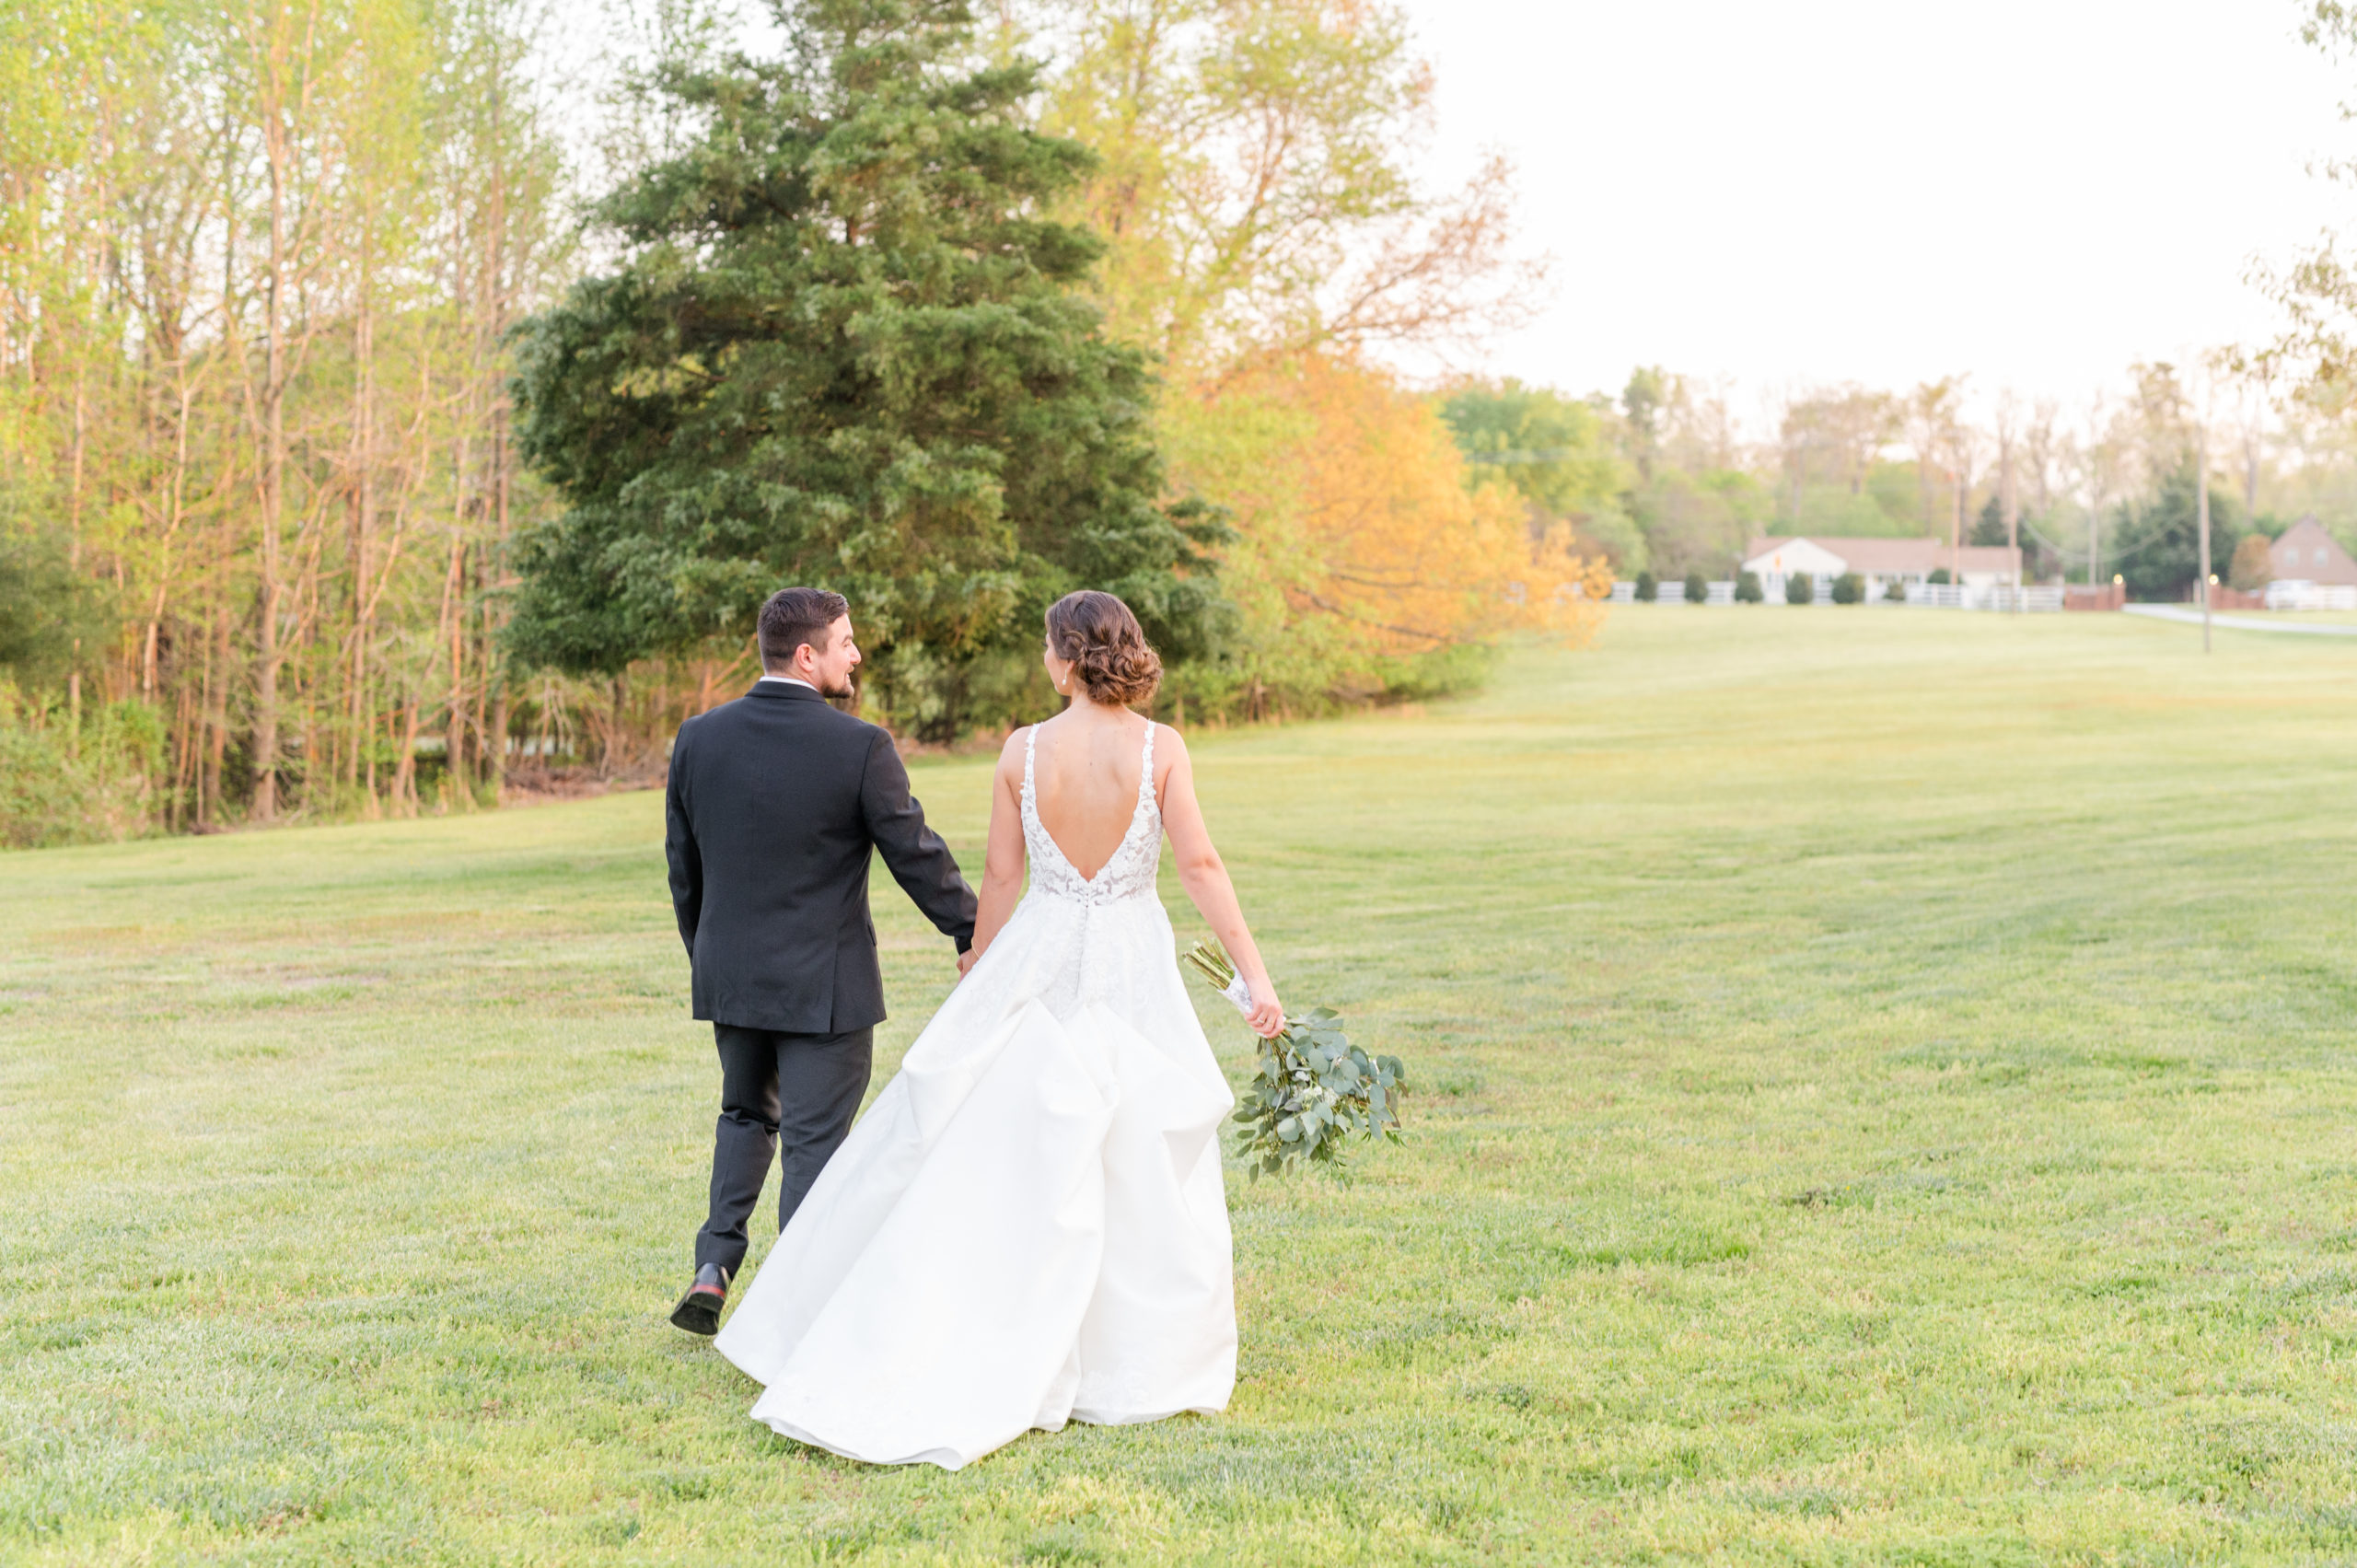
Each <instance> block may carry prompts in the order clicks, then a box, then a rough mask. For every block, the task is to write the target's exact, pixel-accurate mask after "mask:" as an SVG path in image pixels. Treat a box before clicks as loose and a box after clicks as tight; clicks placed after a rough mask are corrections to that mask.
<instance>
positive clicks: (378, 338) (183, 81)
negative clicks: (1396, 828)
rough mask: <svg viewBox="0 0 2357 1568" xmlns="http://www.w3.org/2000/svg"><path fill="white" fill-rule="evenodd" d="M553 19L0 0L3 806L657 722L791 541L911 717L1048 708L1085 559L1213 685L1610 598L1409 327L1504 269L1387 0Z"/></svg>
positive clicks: (433, 785)
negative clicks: (749, 23) (1466, 420)
mask: <svg viewBox="0 0 2357 1568" xmlns="http://www.w3.org/2000/svg"><path fill="white" fill-rule="evenodd" d="M563 20H564V19H563V18H562V17H558V16H557V15H556V14H555V13H553V12H550V11H545V10H537V9H534V8H533V7H532V6H531V5H529V4H528V3H527V0H463V3H461V4H459V5H456V6H450V5H433V4H427V3H425V0H263V3H261V4H257V5H253V6H243V5H241V6H224V5H221V4H219V3H218V0H211V3H207V0H165V3H164V4H161V5H141V6H132V5H130V4H128V3H127V0H28V3H27V4H25V5H21V6H16V7H12V8H11V9H10V10H9V11H8V12H7V14H6V16H5V17H0V237H5V238H0V666H5V676H6V683H5V685H0V760H5V761H6V768H5V771H0V839H6V841H8V842H60V841H63V840H67V839H71V838H75V837H82V836H91V835H109V834H115V833H120V832H125V831H140V830H154V829H157V828H162V829H168V830H205V829H212V828H219V827H225V826H231V825H238V824H244V823H255V822H268V821H274V820H281V819H288V818H290V817H299V818H306V819H316V818H323V817H337V816H343V815H354V814H357V815H377V814H384V813H394V814H403V813H413V812H416V811H419V810H434V809H445V810H447V809H463V808H470V807H474V806H478V805H487V804H490V803H492V802H493V801H495V800H496V799H498V798H499V796H500V793H501V790H502V788H503V786H511V787H512V786H514V785H516V784H518V783H519V782H520V783H525V784H529V783H531V782H533V781H534V780H535V779H536V777H538V776H539V775H540V774H541V773H542V772H543V771H544V770H545V768H546V766H547V765H548V764H550V763H552V762H556V763H575V764H581V765H586V766H590V767H594V768H596V769H598V771H600V772H608V773H619V772H629V771H631V770H632V769H633V768H636V769H642V770H644V769H647V768H659V766H660V749H661V742H662V740H663V738H665V737H666V736H668V732H669V730H670V729H671V727H672V726H675V725H676V723H677V721H678V720H679V718H680V717H681V716H683V715H684V714H688V713H691V712H694V711H697V709H698V708H700V707H701V706H704V705H709V703H712V702H714V701H717V700H720V699H722V698H725V697H726V696H727V695H730V694H733V692H734V691H736V690H737V689H739V688H740V687H741V685H742V684H743V683H744V681H746V680H747V679H749V676H750V674H751V672H752V671H751V665H750V658H749V654H750V645H749V633H750V621H749V610H750V606H751V605H753V604H755V603H758V599H759V597H760V593H761V592H762V591H766V587H769V586H774V583H775V582H776V581H777V580H779V578H780V575H788V576H805V577H809V578H813V579H816V580H823V581H832V582H836V583H838V584H839V585H841V586H844V587H848V588H850V589H852V590H853V592H854V593H855V595H856V597H857V598H859V599H860V600H861V601H862V603H863V607H864V613H865V629H866V630H867V631H868V633H869V634H870V635H871V637H872V638H873V639H874V640H875V642H876V644H877V651H878V654H879V657H878V658H877V660H876V661H875V663H874V666H873V675H874V679H872V680H871V681H870V682H869V684H868V687H867V689H866V691H865V693H864V699H863V700H864V702H865V704H866V711H868V712H869V713H870V714H871V716H875V717H877V718H879V719H881V720H883V721H884V722H887V723H888V724H891V725H892V726H894V727H896V728H898V729H900V730H901V731H902V732H903V733H905V734H908V735H911V736H913V737H917V738H924V739H932V740H955V739H958V738H961V737H963V736H965V735H967V734H969V733H970V732H972V731H974V730H976V729H978V728H988V727H990V726H994V725H1000V724H1004V723H1005V722H1007V721H1008V720H1010V719H1011V718H1014V717H1016V716H1018V715H1028V714H1030V713H1032V712H1034V711H1036V710H1037V709H1038V708H1039V706H1040V703H1041V701H1042V692H1041V691H1038V690H1034V689H1033V688H1034V687H1036V686H1037V684H1038V681H1037V677H1036V671H1033V670H1032V669H1031V668H1030V665H1031V660H1030V659H1029V657H1028V642H1029V641H1030V639H1031V637H1032V634H1033V633H1034V632H1035V630H1036V628H1032V627H1030V626H1029V625H1028V619H1031V618H1035V617H1036V610H1037V608H1038V605H1039V602H1040V601H1041V598H1042V596H1044V595H1047V594H1049V593H1051V591H1053V590H1055V589H1057V588H1058V587H1060V586H1062V585H1065V584H1070V583H1076V582H1080V581H1084V580H1086V581H1092V582H1097V583H1099V584H1101V585H1103V586H1111V587H1118V588H1120V589H1121V590H1122V591H1125V592H1128V593H1130V594H1132V596H1133V597H1134V598H1137V599H1139V601H1140V602H1141V607H1142V608H1143V609H1144V610H1146V611H1147V613H1148V615H1149V617H1150V618H1151V619H1154V620H1155V623H1156V627H1157V631H1158V632H1159V633H1160V634H1162V635H1163V636H1164V637H1165V639H1166V640H1167V642H1168V643H1169V644H1170V645H1171V652H1172V654H1173V659H1172V679H1171V681H1170V685H1169V690H1168V693H1167V699H1166V700H1167V702H1168V703H1170V704H1171V705H1172V706H1174V707H1177V708H1184V709H1185V710H1186V711H1188V712H1190V713H1191V714H1196V715H1199V716H1206V717H1221V716H1230V715H1232V716H1235V717H1238V718H1247V719H1249V718H1258V717H1264V716H1269V715H1271V714H1283V713H1301V712H1312V711H1317V710H1318V709H1320V708H1323V707H1327V706H1330V705H1333V704H1335V703H1351V702H1360V701H1367V700H1376V699H1381V698H1384V697H1397V696H1403V695H1412V694H1415V693H1417V692H1420V691H1433V690H1442V689H1446V688H1448V687H1450V686H1452V685H1455V684H1461V683H1463V682H1464V681H1466V680H1469V679H1478V676H1479V673H1480V668H1482V666H1483V662H1484V658H1485V655H1484V653H1483V651H1482V650H1483V649H1484V648H1485V647H1486V646H1487V645H1490V644H1491V643H1492V642H1494V640H1495V637H1496V635H1497V634H1498V633H1499V632H1500V631H1502V630H1504V629H1508V628H1512V627H1516V626H1528V627H1538V628H1542V629H1545V630H1547V631H1550V633H1554V634H1559V635H1570V636H1576V635H1578V634H1579V633H1580V632H1581V631H1582V629H1583V628H1584V627H1585V625H1587V624H1589V623H1590V621H1591V619H1592V611H1591V610H1589V609H1588V608H1587V607H1588V604H1589V591H1590V590H1591V589H1592V588H1594V587H1596V575H1597V572H1598V570H1599V569H1600V568H1599V566H1598V563H1596V562H1594V561H1593V560H1583V559H1581V558H1579V557H1578V556H1577V555H1576V554H1575V553H1574V552H1572V551H1571V550H1570V548H1569V544H1570V537H1571V536H1570V531H1569V529H1568V528H1555V529H1554V530H1553V531H1552V532H1551V533H1550V531H1549V530H1548V529H1547V528H1543V527H1542V528H1538V529H1537V530H1536V531H1535V532H1534V531H1533V529H1532V528H1531V527H1530V525H1529V521H1528V519H1527V517H1526V516H1525V514H1524V510H1523V509H1522V508H1521V507H1520V506H1519V505H1516V504H1514V503H1513V502H1511V501H1509V500H1508V499H1506V498H1505V496H1504V492H1503V490H1501V489H1499V488H1498V487H1487V488H1485V487H1482V486H1480V485H1468V484H1467V483H1466V482H1464V481H1465V472H1466V470H1465V466H1464V464H1463V462H1462V460H1461V457H1460V455H1459V453H1458V452H1457V448H1456V447H1455V445H1454V444H1453V443H1452V442H1451V440H1450V439H1449V437H1448V434H1447V431H1446V427H1445V426H1444V425H1443V424H1442V423H1441V421H1440V419H1439V416H1438V413H1437V411H1436V409H1435V408H1434V404H1433V402H1432V401H1431V400H1430V399H1429V398H1426V397H1423V396H1421V395H1419V394H1417V393H1416V392H1414V391H1413V390H1412V389H1410V388H1408V387H1407V386H1405V385H1404V384H1403V383H1402V382H1401V380H1400V379H1399V377H1398V376H1397V375H1396V374H1393V373H1391V372H1389V371H1387V370H1386V369H1385V368H1383V366H1384V364H1385V358H1384V356H1385V355H1386V354H1389V353H1392V352H1394V351H1398V350H1401V349H1417V348H1429V347H1432V346H1434V345H1439V344H1446V343H1463V342H1466V341H1469V339H1470V338H1472V337H1474V336H1477V335H1478V334H1479V333H1480V331H1483V330H1485V329H1487V328H1489V327H1492V326H1494V325H1496V324H1499V323H1501V322H1506V321H1510V320H1512V319H1515V314H1516V312H1517V311H1520V310H1522V309H1525V308H1527V306H1528V304H1529V302H1530V300H1531V299H1532V298H1533V297H1534V296H1533V293H1532V290H1533V287H1534V285H1536V283H1537V281H1538V279H1537V273H1536V270H1535V269H1534V268H1533V267H1531V266H1530V265H1529V264H1527V263H1526V262H1524V261H1520V260H1518V259H1517V258H1516V256H1515V254H1514V252H1513V250H1512V248H1511V245H1510V238H1509V236H1510V214H1511V193H1512V190H1511V170H1510V169H1508V168H1506V167H1505V166H1504V165H1503V164H1501V163H1492V164H1491V165H1490V166H1488V167H1486V168H1483V169H1482V170H1481V171H1480V173H1479V175H1478V177H1477V178H1475V179H1474V180H1471V181H1470V182H1469V184H1467V185H1465V186H1463V187H1460V188H1457V189H1453V190H1452V191H1450V192H1445V193H1435V192H1432V191H1429V190H1427V189H1425V188H1423V187H1422V186H1421V185H1420V184H1419V183H1418V182H1417V180H1415V179H1414V178H1413V177H1412V174H1411V170H1412V168H1413V167H1414V165H1415V160H1416V157H1417V153H1418V148H1419V146H1420V145H1421V140H1420V139H1421V138H1422V136H1424V135H1425V134H1427V132H1428V130H1429V121H1430V104H1431V91H1432V82H1431V77H1430V74H1429V72H1428V71H1426V70H1425V68H1424V67H1423V65H1422V63H1421V62H1420V61H1419V60H1418V59H1417V58H1416V57H1415V55H1414V53H1413V52H1412V50H1411V46H1410V41H1409V38H1408V34H1407V31H1406V29H1405V26H1404V24H1403V23H1402V21H1401V19H1400V17H1399V14H1398V13H1397V12H1395V11H1392V10H1389V9H1387V8H1385V7H1382V6H1368V5H1364V4H1357V3H1350V4H1342V3H1335V0H1041V3H1040V4H1037V5H1034V6H1028V7H1022V6H1016V7H1002V8H999V9H998V10H997V11H995V12H994V13H993V15H992V17H990V18H989V19H988V22H987V24H986V25H982V24H977V22H976V21H975V19H974V17H973V16H972V14H971V13H970V10H969V9H968V8H967V7H966V6H964V5H962V4H957V3H947V0H876V3H874V4H865V3H863V4H849V3H840V4H839V3H835V0H807V3H804V0H784V3H782V4H781V5H780V6H778V8H777V11H776V14H775V17H774V20H775V22H776V23H777V28H776V29H775V33H774V35H773V36H775V37H782V38H783V39H784V47H783V49H782V50H781V49H780V48H778V47H777V46H776V45H775V44H774V43H773V42H772V43H771V44H770V45H768V46H766V47H764V46H762V45H761V43H760V41H758V40H756V41H752V42H750V43H749V42H747V41H744V40H743V39H742V38H741V37H740V36H739V35H738V34H737V33H736V32H734V31H732V29H731V28H730V27H729V26H727V25H726V16H725V14H724V13H723V12H721V11H719V10H717V9H710V8H707V9H701V10H700V9H699V8H698V6H696V5H695V4H693V3H684V4H679V5H674V6H668V7H664V8H663V17H662V22H663V27H662V29H661V32H660V35H659V37H658V38H657V39H656V41H655V44H654V46H653V47H652V48H650V49H648V50H647V51H645V52H644V53H643V54H642V55H641V56H640V57H638V58H637V59H635V60H634V61H633V63H632V64H631V66H630V68H629V69H628V70H627V71H625V72H624V73H622V75H621V76H620V78H619V86H618V88H617V90H614V91H612V92H610V93H609V94H608V95H607V96H605V97H604V98H603V99H600V100H599V101H598V102H597V103H594V104H592V103H588V102H586V100H585V99H584V98H583V96H582V94H581V93H580V91H579V90H578V89H577V87H575V85H574V84H570V83H568V82H566V81H563V80H562V79H560V78H559V77H558V76H557V75H556V74H555V73H554V72H553V70H552V67H551V65H550V64H549V62H550V60H551V59H552V51H551V49H550V47H549V45H550V42H551V38H550V29H551V28H552V26H561V25H563ZM585 119H595V120H596V122H597V128H598V135H599V138H600V139H601V141H602V144H603V145H605V146H606V147H607V148H609V149H619V152H618V153H617V155H616V156H615V157H612V158H611V159H610V168H611V173H610V175H609V176H603V177H601V176H599V175H598V174H596V173H595V172H594V171H593V168H592V165H593V164H594V162H595V160H594V159H586V158H584V157H579V156H577V153H576V149H578V148H579V147H580V146H581V145H583V142H584V137H583V135H582V127H583V124H584V122H585ZM830 136H832V138H833V139H832V140H831V141H830V140H829V137H830ZM935 137H946V138H947V140H946V142H944V143H935V142H934V141H932V140H929V138H935ZM912 138H913V139H912ZM864 139H865V140H864ZM942 145H954V146H957V147H960V148H962V149H963V151H962V152H960V153H959V154H958V157H957V158H953V159H952V160H951V161H953V162H956V161H958V159H959V158H962V160H963V163H962V168H960V169H959V170H958V172H957V174H956V175H955V176H954V177H943V178H936V176H937V175H939V173H940V171H939V170H938V169H937V168H934V167H933V166H932V165H931V164H930V163H929V162H928V160H929V159H931V158H932V157H934V155H935V153H936V152H937V151H938V150H939V147H940V146H942ZM863 147H864V149H865V150H861V149H862V148H863ZM813 149H819V150H820V151H821V152H823V154H824V157H821V158H820V160H819V163H813V162H811V161H810V157H811V155H812V152H813ZM871 155H872V156H871ZM843 157H852V158H853V161H854V162H855V161H857V159H858V158H860V157H865V158H867V160H868V161H867V162H866V163H865V165H864V166H862V168H861V169H860V170H858V171H856V172H855V173H854V174H853V175H847V176H845V177H844V178H843V179H842V180H837V182H836V184H835V185H834V186H832V187H830V188H828V189H825V190H818V189H816V188H815V187H812V186H810V184H809V181H810V180H813V179H814V178H815V179H818V180H819V183H820V184H824V182H825V179H824V177H823V174H824V171H823V170H822V169H821V168H820V164H825V166H826V167H827V168H835V169H837V170H840V169H841V168H843V167H845V166H844V165H843V163H842V158H843ZM797 158H799V159H801V161H800V162H799V163H797V162H796V159H797ZM1002 158H1004V159H1009V160H1012V161H1011V162H1005V163H1002V162H1001V161H999V160H1001V159H1002ZM830 159H831V160H834V161H832V162H829V161H828V160H830ZM860 180H866V181H867V184H866V185H865V187H860V186H859V181H860ZM797 181H801V182H802V183H801V184H796V182H797ZM961 181H962V183H960V182H961ZM896 182H897V183H896ZM928 182H930V183H928ZM732 202H733V203H738V204H739V207H738V210H737V211H735V212H734V213H733V214H732V213H730V212H727V211H724V210H722V209H723V208H725V207H726V203H732ZM700 203H701V206H700V205H699V204H700ZM715 203H717V205H715ZM756 219H764V220H766V219H774V220H776V221H774V222H773V223H767V224H766V226H765V225H764V222H759V221H756ZM871 220H872V221H871ZM757 230H758V231H759V232H758V233H757V232H756V231H757ZM887 251H890V252H892V254H891V255H890V257H888V259H887V260H886V261H884V262H883V263H881V264H880V265H879V263H878V258H879V256H883V255H884V253H885V252H887ZM921 257H922V258H930V261H920V260H918V259H919V258H921ZM934 263H938V265H934ZM927 266H931V267H932V270H931V271H924V268H925V267H927ZM912 267H913V268H915V269H916V271H911V268H912ZM732 268H735V269H737V270H736V271H735V272H734V273H733V274H732V273H731V271H730V270H731V269H732ZM896 268H897V269H899V270H898V271H895V270H894V269H896ZM919 272H923V276H919V275H918V273H919ZM666 291H668V292H666ZM863 291H865V292H863ZM871 296H872V297H871ZM872 307H873V308H872ZM806 308H807V312H815V314H809V313H807V312H806V314H805V315H804V316H802V317H800V318H798V319H797V320H796V321H794V322H786V321H784V317H785V316H790V315H793V314H794V313H795V312H796V311H806ZM731 312H734V317H733V319H724V318H730V313H731ZM960 312H963V313H964V314H963V315H962V316H961V315H960V314H959V313H960ZM607 328H613V329H615V332H614V334H613V335H610V336H605V337H600V336H599V335H598V334H599V332H601V331H604V330H605V329H607ZM569 332H570V333H571V335H568V333H569ZM945 332H946V333H947V334H948V335H947V336H944V335H942V334H943V333H945ZM978 333H979V335H977V334H978ZM993 333H994V334H996V336H995V338H994V339H993V338H992V334H993ZM797 334H798V335H797ZM895 334H897V336H894V335H895ZM928 334H931V335H928ZM959 334H964V336H962V337H960V336H959ZM886 337H893V338H894V342H893V343H891V344H886V343H884V341H883V340H884V338H886ZM952 338H958V343H956V344H954V345H953V344H952V343H951V341H950V340H951V339H952ZM986 340H990V341H986ZM993 342H994V343H995V350H993V347H992V343H993ZM993 352H995V354H996V357H995V358H993ZM945 354H947V355H949V356H951V357H952V358H954V357H956V356H957V355H961V354H962V355H964V356H965V357H964V358H962V359H960V360H958V363H957V364H956V365H955V366H949V365H948V364H947V361H946V360H945V359H944V357H943V356H944V355H945ZM993 378H995V379H993ZM846 395H849V396H850V399H851V401H849V402H845V401H842V400H843V399H844V397H845V396H846ZM732 398H734V399H736V400H737V401H736V402H735V403H734V405H733V406H730V405H729V400H730V399H732ZM519 399H520V400H521V401H519ZM887 405H889V406H887ZM781 407H783V408H784V414H783V416H782V417H777V418H772V412H775V411H776V410H777V409H779V408H781ZM732 422H733V423H732ZM756 426H759V427H760V428H758V429H756V428H755V427H756ZM633 436H636V437H638V438H639V440H640V444H639V445H638V446H637V447H633V445H632V441H633Z"/></svg>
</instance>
